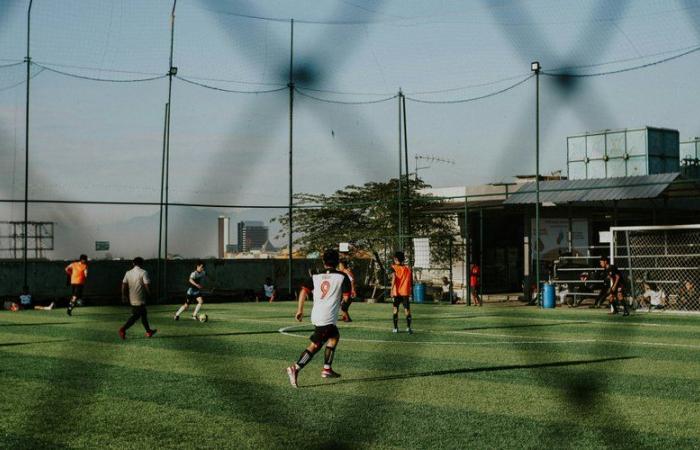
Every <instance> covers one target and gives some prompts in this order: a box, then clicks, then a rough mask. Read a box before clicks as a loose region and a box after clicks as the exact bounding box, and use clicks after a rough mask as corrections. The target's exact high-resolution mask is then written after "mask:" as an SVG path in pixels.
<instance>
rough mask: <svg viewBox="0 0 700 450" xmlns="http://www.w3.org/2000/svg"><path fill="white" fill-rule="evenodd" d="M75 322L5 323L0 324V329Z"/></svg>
mask: <svg viewBox="0 0 700 450" xmlns="http://www.w3.org/2000/svg"><path fill="white" fill-rule="evenodd" d="M74 323H75V322H34V323H5V324H2V325H0V329H2V328H4V327H41V326H47V325H71V324H74Z"/></svg>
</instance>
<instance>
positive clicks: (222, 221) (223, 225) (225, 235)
mask: <svg viewBox="0 0 700 450" xmlns="http://www.w3.org/2000/svg"><path fill="white" fill-rule="evenodd" d="M230 222H231V218H230V217H226V216H219V245H218V247H217V254H218V256H219V258H222V259H223V258H224V256H226V246H227V245H228V244H229V241H230V236H229V226H230Z"/></svg>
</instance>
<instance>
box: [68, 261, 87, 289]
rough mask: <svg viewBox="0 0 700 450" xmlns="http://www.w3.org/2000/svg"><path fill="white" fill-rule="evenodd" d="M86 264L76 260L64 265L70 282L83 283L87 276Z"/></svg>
mask: <svg viewBox="0 0 700 450" xmlns="http://www.w3.org/2000/svg"><path fill="white" fill-rule="evenodd" d="M87 271H88V266H87V264H85V263H83V262H80V261H76V262H74V263H71V264H69V265H68V267H66V273H67V274H69V275H70V284H85V279H86V278H87Z"/></svg>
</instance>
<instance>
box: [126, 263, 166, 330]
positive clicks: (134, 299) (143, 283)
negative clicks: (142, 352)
mask: <svg viewBox="0 0 700 450" xmlns="http://www.w3.org/2000/svg"><path fill="white" fill-rule="evenodd" d="M133 263H134V267H133V268H132V269H131V270H129V271H127V272H126V273H125V274H124V279H123V280H122V300H124V301H126V298H127V295H128V298H129V303H130V304H131V317H129V320H127V321H126V323H125V324H124V326H123V327H121V328H120V329H119V337H120V338H122V339H126V330H128V329H129V327H131V326H132V325H133V324H134V323H136V321H137V320H138V319H139V318H140V319H141V323H142V324H143V328H144V329H145V330H146V337H153V335H154V334H156V331H158V330H154V329H152V328H151V327H150V325H148V314H147V311H146V297H147V296H148V295H150V294H151V288H150V287H149V286H150V284H151V280H150V279H149V278H148V272H146V271H145V270H143V268H142V267H143V258H141V257H140V256H137V257H136V258H134V261H133Z"/></svg>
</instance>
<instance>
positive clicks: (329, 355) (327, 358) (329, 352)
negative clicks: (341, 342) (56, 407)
mask: <svg viewBox="0 0 700 450" xmlns="http://www.w3.org/2000/svg"><path fill="white" fill-rule="evenodd" d="M334 356H335V347H329V346H327V345H326V353H325V354H324V355H323V368H324V369H330V368H331V364H333V357H334Z"/></svg>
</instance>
